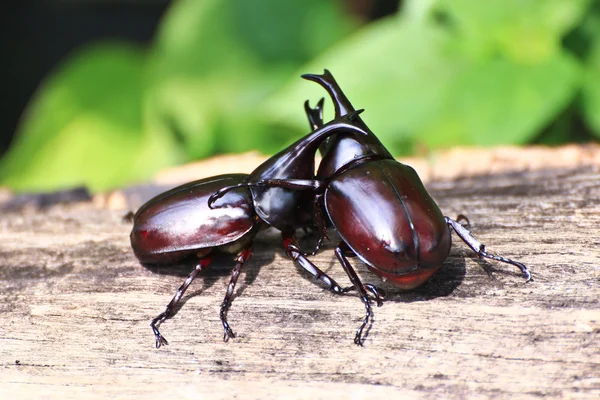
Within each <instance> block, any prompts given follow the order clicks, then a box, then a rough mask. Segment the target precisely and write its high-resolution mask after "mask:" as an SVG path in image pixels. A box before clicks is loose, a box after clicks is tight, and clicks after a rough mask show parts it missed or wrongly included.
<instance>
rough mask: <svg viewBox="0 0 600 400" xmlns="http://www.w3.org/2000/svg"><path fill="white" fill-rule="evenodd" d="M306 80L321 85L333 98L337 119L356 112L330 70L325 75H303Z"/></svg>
mask: <svg viewBox="0 0 600 400" xmlns="http://www.w3.org/2000/svg"><path fill="white" fill-rule="evenodd" d="M302 77H303V78H304V79H307V80H309V81H313V82H317V83H318V84H319V85H321V86H323V88H324V89H325V90H327V93H329V95H330V96H331V100H333V105H334V107H335V118H339V117H340V116H342V115H345V114H349V113H351V112H353V111H354V107H353V106H352V103H350V100H348V98H347V97H346V95H345V94H344V92H343V91H342V89H341V88H340V85H338V83H337V82H336V81H335V78H334V77H333V75H332V74H331V72H329V70H327V69H326V70H325V71H324V72H323V75H316V74H304V75H302Z"/></svg>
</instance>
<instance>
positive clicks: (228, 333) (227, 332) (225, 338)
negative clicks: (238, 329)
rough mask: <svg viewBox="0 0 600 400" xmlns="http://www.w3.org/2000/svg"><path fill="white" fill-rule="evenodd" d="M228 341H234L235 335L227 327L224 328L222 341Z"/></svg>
mask: <svg viewBox="0 0 600 400" xmlns="http://www.w3.org/2000/svg"><path fill="white" fill-rule="evenodd" d="M229 339H235V333H233V331H232V330H231V328H230V327H227V328H225V333H223V341H224V342H225V343H227V342H229Z"/></svg>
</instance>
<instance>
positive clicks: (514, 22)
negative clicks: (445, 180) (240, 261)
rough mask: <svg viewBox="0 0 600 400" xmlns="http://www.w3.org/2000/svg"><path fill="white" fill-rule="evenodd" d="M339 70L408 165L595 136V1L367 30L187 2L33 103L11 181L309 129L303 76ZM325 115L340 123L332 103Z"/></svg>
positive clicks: (101, 50) (12, 159)
mask: <svg viewBox="0 0 600 400" xmlns="http://www.w3.org/2000/svg"><path fill="white" fill-rule="evenodd" d="M324 68H328V69H330V70H331V71H332V72H333V73H334V75H335V76H336V78H337V80H338V82H339V83H340V85H341V86H342V87H343V88H344V91H345V92H346V94H347V95H348V97H349V98H350V99H351V101H353V103H354V105H355V106H356V108H365V109H366V112H365V113H364V114H363V119H364V120H365V122H367V124H369V126H370V127H371V128H372V129H373V131H374V132H375V133H376V134H377V135H378V136H379V137H380V138H381V140H382V141H383V142H384V144H385V145H386V146H388V148H389V149H390V150H391V151H392V153H394V154H397V155H402V154H408V153H411V152H413V151H414V150H415V149H420V148H426V149H435V148H440V147H448V146H455V145H495V144H501V143H502V144H523V143H531V142H549V143H562V142H568V141H571V140H574V138H578V139H581V138H582V137H583V139H591V138H592V136H589V137H588V136H585V135H584V136H581V132H574V128H575V127H576V126H579V127H580V128H579V130H582V128H581V126H583V127H584V128H583V130H584V131H585V133H588V134H590V135H594V136H595V137H596V138H598V137H600V79H599V78H600V6H599V4H598V2H597V1H591V0H568V1H565V0H488V1H485V2H481V1H476V0H406V1H404V2H403V7H402V8H401V11H400V12H399V13H398V14H397V15H394V16H392V17H388V18H386V19H382V20H378V21H375V22H372V23H369V24H363V23H361V22H360V21H358V20H357V18H356V17H355V16H353V15H352V14H350V13H349V12H348V11H347V10H346V9H345V8H344V6H343V3H341V2H339V1H322V0H303V1H302V2H300V1H280V0H253V1H251V2H250V1H246V0H229V1H226V0H202V1H196V0H179V1H177V2H174V3H173V5H172V6H171V8H170V10H169V12H168V13H167V14H166V15H165V16H164V18H163V21H162V22H161V25H160V28H159V30H158V32H157V34H156V37H155V40H154V43H153V44H152V46H150V47H149V48H147V49H140V48H135V47H133V46H131V45H128V44H125V43H114V42H113V43H98V44H94V45H91V46H89V47H87V48H84V49H81V50H80V51H78V52H77V53H75V54H73V55H72V56H71V57H70V58H69V59H67V60H65V61H64V63H63V64H62V65H60V66H59V67H58V68H57V69H56V70H55V71H54V73H53V74H51V75H50V76H49V77H48V78H47V80H46V81H45V82H44V84H43V85H42V86H41V87H40V88H39V90H38V92H37V94H36V96H35V97H34V98H33V99H32V100H31V102H30V104H29V106H28V109H27V110H26V112H25V114H24V116H23V119H22V122H21V124H20V127H19V130H18V135H17V137H16V139H15V141H14V143H13V146H12V147H11V149H10V151H9V152H8V153H7V154H6V155H5V157H4V158H3V159H2V160H0V184H4V185H8V186H10V187H12V188H14V189H16V190H50V189H56V188H62V187H68V186H75V185H81V184H85V185H87V186H88V187H90V188H91V189H92V190H103V189H107V188H111V187H116V186H119V185H124V184H127V183H131V182H135V181H141V180H144V179H148V178H149V177H150V176H152V174H153V173H154V172H155V171H156V170H157V169H159V168H162V167H165V166H168V165H173V164H176V163H181V162H184V161H188V160H192V159H198V158H202V157H206V156H210V155H212V154H216V153H221V152H241V151H247V150H250V149H258V150H260V151H262V152H265V153H274V152H276V151H278V150H279V149H281V148H282V147H284V146H285V145H287V144H289V143H291V142H293V141H294V140H296V139H297V138H298V137H299V136H301V135H303V134H304V133H306V132H307V130H308V125H307V122H306V120H305V117H304V113H303V109H302V102H303V101H304V100H305V99H311V101H312V102H313V104H314V102H315V101H316V100H317V99H318V98H320V97H323V96H324V95H325V92H324V91H323V90H322V89H321V88H320V87H318V86H317V85H315V84H314V83H309V82H306V81H303V80H301V79H300V78H299V75H300V74H301V73H307V72H310V73H321V72H322V70H323V69H324ZM326 107H328V108H327V109H326V117H327V118H331V117H332V115H331V113H332V109H333V107H331V105H329V104H328V105H327V106H326Z"/></svg>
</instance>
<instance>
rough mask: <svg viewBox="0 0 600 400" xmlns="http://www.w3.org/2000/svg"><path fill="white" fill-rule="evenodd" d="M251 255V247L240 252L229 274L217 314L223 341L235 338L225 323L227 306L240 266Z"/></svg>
mask: <svg viewBox="0 0 600 400" xmlns="http://www.w3.org/2000/svg"><path fill="white" fill-rule="evenodd" d="M251 255H252V246H250V247H248V248H246V249H244V250H242V252H241V253H240V255H239V256H238V258H237V264H235V267H234V268H233V271H232V272H231V279H230V280H229V285H228V286H227V292H226V293H225V298H224V299H223V302H222V303H221V311H220V312H219V317H221V322H222V323H223V329H224V330H225V333H224V334H223V340H224V341H225V342H227V341H228V340H229V338H232V339H233V338H235V334H234V333H233V330H231V327H230V326H229V323H228V322H227V311H228V310H229V306H231V301H232V299H233V291H234V289H235V285H236V283H237V281H238V278H239V276H240V271H241V270H242V266H243V265H244V264H245V263H246V261H248V259H249V258H250V256H251Z"/></svg>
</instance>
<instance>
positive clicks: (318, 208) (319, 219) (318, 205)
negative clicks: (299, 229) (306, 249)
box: [311, 193, 329, 255]
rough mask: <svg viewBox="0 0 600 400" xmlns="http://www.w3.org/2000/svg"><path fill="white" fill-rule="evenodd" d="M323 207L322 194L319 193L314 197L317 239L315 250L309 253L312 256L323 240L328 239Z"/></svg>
mask: <svg viewBox="0 0 600 400" xmlns="http://www.w3.org/2000/svg"><path fill="white" fill-rule="evenodd" d="M324 207H325V205H324V197H323V193H319V194H317V195H316V196H315V226H316V228H317V234H318V235H319V238H318V239H317V244H316V245H315V249H314V250H313V252H312V253H311V254H312V255H314V254H316V253H317V251H319V249H320V248H321V245H322V244H323V240H325V239H329V238H328V237H327V222H326V220H325V212H324V211H325V210H324Z"/></svg>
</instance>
